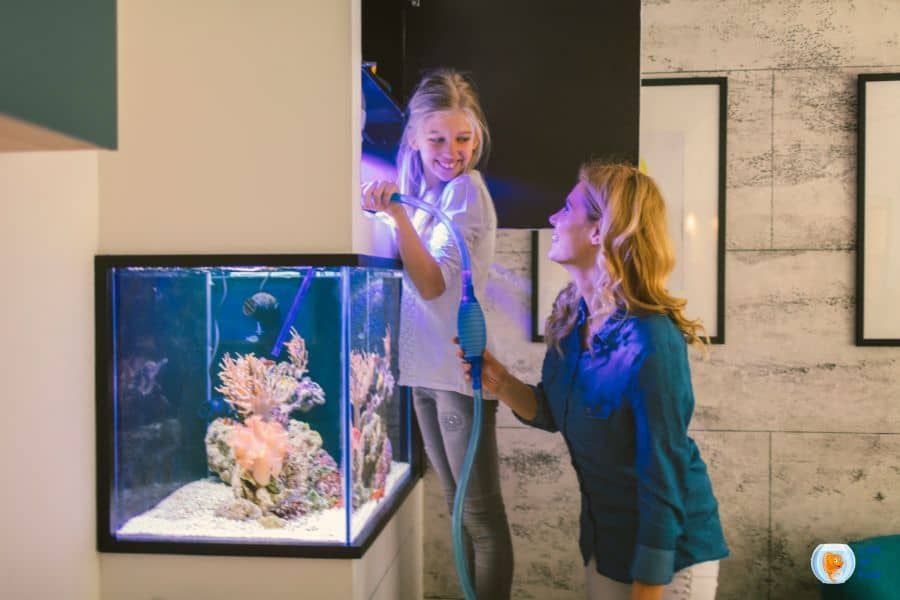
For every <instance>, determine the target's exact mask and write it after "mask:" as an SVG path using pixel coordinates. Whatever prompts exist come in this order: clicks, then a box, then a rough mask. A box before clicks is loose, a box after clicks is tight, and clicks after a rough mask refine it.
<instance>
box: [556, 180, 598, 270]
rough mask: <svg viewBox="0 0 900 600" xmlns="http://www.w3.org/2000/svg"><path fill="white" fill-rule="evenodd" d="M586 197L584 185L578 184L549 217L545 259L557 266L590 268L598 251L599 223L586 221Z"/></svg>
mask: <svg viewBox="0 0 900 600" xmlns="http://www.w3.org/2000/svg"><path fill="white" fill-rule="evenodd" d="M589 202H590V196H589V191H588V187H587V185H586V184H585V183H584V182H578V184H576V185H575V187H574V188H572V191H571V192H569V195H568V197H567V198H566V203H565V206H563V207H562V208H561V209H560V210H558V211H556V212H555V213H554V214H552V215H551V216H550V224H551V225H553V237H552V242H551V244H550V251H549V252H548V253H547V258H549V259H550V260H552V261H553V262H557V263H559V264H561V265H572V266H575V267H580V268H590V267H592V266H593V265H596V264H597V255H598V254H599V252H600V222H599V221H591V220H590V219H589V218H588V206H589Z"/></svg>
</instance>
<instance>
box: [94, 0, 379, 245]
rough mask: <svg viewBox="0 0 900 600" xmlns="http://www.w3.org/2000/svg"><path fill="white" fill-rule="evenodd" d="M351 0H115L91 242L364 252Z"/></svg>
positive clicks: (355, 6)
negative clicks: (114, 121)
mask: <svg viewBox="0 0 900 600" xmlns="http://www.w3.org/2000/svg"><path fill="white" fill-rule="evenodd" d="M359 1H360V0H333V1H328V2H321V1H315V0H269V1H267V2H266V3H264V4H263V5H260V4H259V3H256V2H251V1H248V0H194V1H192V2H183V1H181V0H129V1H128V2H122V3H120V4H119V9H118V10H119V13H118V28H119V31H118V61H119V64H118V71H119V151H118V152H115V153H108V154H104V155H102V156H101V159H100V206H101V219H100V249H101V251H102V252H104V253H198V252H203V253H206V252H219V253H223V252H227V253H302V252H316V253H327V252H353V251H358V252H367V251H368V250H369V249H370V248H369V244H370V242H371V240H370V235H369V231H368V230H369V229H370V225H369V221H368V220H365V221H363V220H361V218H360V216H359V214H358V213H359V210H358V204H357V203H358V200H357V199H356V198H357V195H358V186H359V184H358V170H359V167H358V163H359V146H360V142H359V140H358V138H359V135H358V134H357V135H354V134H353V133H352V132H354V131H359V122H360V114H359V113H360V111H359V108H353V107H359V106H360V102H359V97H360V89H359V88H360V74H359V64H360V57H359V51H360V50H359V49H360V30H359V25H358V24H359V13H360V8H359Z"/></svg>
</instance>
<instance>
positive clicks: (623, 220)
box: [544, 162, 709, 354]
mask: <svg viewBox="0 0 900 600" xmlns="http://www.w3.org/2000/svg"><path fill="white" fill-rule="evenodd" d="M579 180H580V181H581V182H583V183H584V184H586V186H587V189H588V192H589V193H588V196H589V198H590V200H589V203H588V207H587V212H588V218H589V219H590V220H591V221H592V222H595V223H599V224H600V234H601V237H602V240H603V242H602V245H601V247H600V254H599V257H598V261H599V266H600V272H601V280H600V281H599V282H598V285H597V286H596V288H595V292H594V296H593V297H592V298H591V299H590V302H589V303H588V304H589V306H590V313H591V315H590V321H589V327H590V331H591V335H593V334H594V333H596V332H597V331H598V330H599V329H600V327H601V326H602V325H603V323H604V322H605V321H606V319H607V317H609V315H611V314H612V313H613V312H614V311H615V310H616V309H617V308H619V307H623V308H625V310H626V311H627V313H628V314H634V315H648V314H664V315H666V316H668V317H669V318H670V319H672V322H673V323H674V324H675V326H676V327H678V329H679V330H680V331H681V333H682V334H683V335H684V339H685V341H686V342H687V343H688V344H691V345H695V346H700V347H703V348H704V354H705V346H704V338H706V340H705V341H706V342H707V343H708V342H709V339H708V337H706V330H705V328H704V327H703V324H702V323H701V322H700V321H699V320H694V321H692V320H690V319H688V318H687V317H685V316H684V307H685V305H686V304H687V301H686V300H684V299H683V298H676V297H674V296H672V295H671V294H669V292H668V290H667V289H666V287H665V284H666V279H667V278H668V276H669V274H670V273H671V272H672V269H673V268H674V267H675V253H674V252H673V250H672V242H671V240H670V239H669V233H668V229H667V226H666V206H665V202H664V201H663V198H662V194H660V191H659V188H658V187H657V185H656V182H655V181H653V179H652V178H651V177H650V176H648V175H646V174H644V173H642V172H640V171H639V170H638V169H636V168H634V167H632V166H630V165H626V164H607V163H602V162H591V163H587V164H585V165H583V166H582V167H581V170H580V172H579ZM579 301H580V295H579V293H578V289H577V288H576V287H575V283H574V282H572V283H570V284H569V285H568V286H566V287H565V288H564V289H563V290H562V291H561V292H560V294H559V296H557V298H556V301H555V302H554V303H553V310H552V312H551V314H550V317H549V318H548V319H547V323H546V327H545V328H544V331H545V332H546V334H545V337H546V339H547V344H548V345H549V346H553V347H555V348H556V349H557V351H559V352H562V350H561V347H560V342H561V340H562V339H563V338H564V337H566V335H568V334H569V333H570V332H571V331H572V328H573V327H574V326H575V320H576V319H577V315H578V303H579Z"/></svg>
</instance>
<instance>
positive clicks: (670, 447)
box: [628, 349, 692, 585]
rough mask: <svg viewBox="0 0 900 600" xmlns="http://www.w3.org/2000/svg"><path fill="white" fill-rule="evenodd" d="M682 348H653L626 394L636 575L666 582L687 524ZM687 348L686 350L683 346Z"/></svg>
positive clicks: (687, 400)
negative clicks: (631, 444) (635, 499)
mask: <svg viewBox="0 0 900 600" xmlns="http://www.w3.org/2000/svg"><path fill="white" fill-rule="evenodd" d="M679 354H680V353H679V350H678V349H667V350H666V351H662V350H661V349H658V351H655V352H651V353H650V354H649V355H648V356H647V357H646V358H645V359H644V361H643V364H642V365H641V366H640V368H639V369H638V371H637V373H636V375H635V378H634V380H633V386H632V389H631V390H630V393H629V394H628V397H629V401H630V403H631V408H632V411H633V414H634V424H635V437H636V439H635V442H636V447H635V450H636V461H635V472H636V475H637V488H638V532H637V547H636V549H635V554H634V559H633V563H632V567H631V576H632V578H634V579H636V580H638V581H641V582H643V583H647V584H656V585H660V584H666V583H669V582H670V581H671V580H672V576H673V574H674V571H675V564H674V563H675V541H676V540H677V539H678V537H679V536H680V535H681V533H682V531H683V529H684V520H685V515H684V503H685V498H684V493H685V490H684V482H685V481H686V479H687V477H686V476H687V469H688V467H689V464H690V450H689V447H690V446H689V444H688V436H687V426H688V421H689V419H690V410H691V406H692V392H691V388H690V375H689V373H687V372H686V370H687V368H688V367H687V362H686V360H684V361H682V360H680V356H679ZM681 354H683V350H682V351H681Z"/></svg>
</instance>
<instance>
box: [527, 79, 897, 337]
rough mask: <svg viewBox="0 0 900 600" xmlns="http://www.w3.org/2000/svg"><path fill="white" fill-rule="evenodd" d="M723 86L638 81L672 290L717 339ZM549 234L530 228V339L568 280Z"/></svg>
mask: <svg viewBox="0 0 900 600" xmlns="http://www.w3.org/2000/svg"><path fill="white" fill-rule="evenodd" d="M727 88H728V86H727V79H726V78H724V77H704V78H676V79H644V80H643V81H642V82H641V110H640V115H641V117H640V168H641V170H642V171H644V172H645V173H648V174H649V175H651V176H652V177H653V178H654V179H655V180H656V182H657V184H658V185H659V187H660V189H661V191H662V194H663V197H664V198H665V200H666V205H667V210H668V217H669V219H668V220H669V233H670V236H671V238H672V243H673V246H674V249H675V255H676V266H675V270H674V271H673V272H672V274H671V275H670V277H669V282H668V286H669V290H670V292H671V293H673V294H674V295H676V296H679V297H682V298H686V299H687V301H688V304H687V309H686V313H687V316H688V317H689V318H692V319H693V318H700V319H701V320H702V321H703V323H704V326H705V327H706V331H707V334H708V335H709V338H710V341H711V342H712V343H714V344H722V343H724V342H725V157H726V119H727V98H728V90H727ZM573 183H574V182H573ZM548 216H549V215H548ZM898 231H900V230H898ZM551 235H552V231H551V230H550V229H541V230H537V231H534V232H533V233H532V270H531V273H532V341H535V342H539V341H543V339H544V322H545V321H546V319H547V316H548V315H549V314H550V309H551V307H552V305H553V301H554V299H555V298H556V295H557V294H558V293H559V291H560V290H561V289H562V288H563V287H564V286H565V285H566V284H567V283H568V281H569V276H568V273H567V272H566V271H565V270H564V269H563V268H562V267H560V266H559V265H557V264H555V263H553V262H551V261H550V260H548V259H547V251H548V250H549V247H550V238H551ZM898 239H900V238H898Z"/></svg>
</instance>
